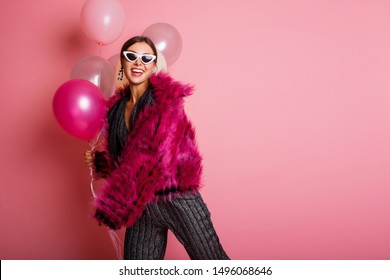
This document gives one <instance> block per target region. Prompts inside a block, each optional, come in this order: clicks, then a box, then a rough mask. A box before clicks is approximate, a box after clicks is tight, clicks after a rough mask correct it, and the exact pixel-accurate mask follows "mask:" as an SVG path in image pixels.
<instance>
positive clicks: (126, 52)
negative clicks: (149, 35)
mask: <svg viewBox="0 0 390 280" xmlns="http://www.w3.org/2000/svg"><path fill="white" fill-rule="evenodd" d="M127 54H133V55H135V57H136V58H135V59H134V60H130V59H129V58H128V57H127ZM123 56H124V57H125V58H126V60H127V61H128V62H135V61H136V60H137V59H140V60H141V62H142V63H143V64H145V65H147V64H150V63H152V62H153V61H155V60H156V58H157V56H155V55H154V54H148V53H143V54H138V53H136V52H133V51H123ZM144 56H151V57H152V60H150V61H149V62H145V61H143V59H142V57H144Z"/></svg>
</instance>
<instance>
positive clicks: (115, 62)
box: [108, 54, 121, 69]
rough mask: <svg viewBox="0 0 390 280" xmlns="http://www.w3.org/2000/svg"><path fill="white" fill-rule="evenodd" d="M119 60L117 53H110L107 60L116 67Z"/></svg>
mask: <svg viewBox="0 0 390 280" xmlns="http://www.w3.org/2000/svg"><path fill="white" fill-rule="evenodd" d="M120 60H121V56H120V55H119V54H114V55H112V56H111V57H110V58H109V59H108V62H110V63H111V65H112V67H113V68H114V69H116V68H117V67H118V64H119V62H120Z"/></svg>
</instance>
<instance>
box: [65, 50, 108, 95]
mask: <svg viewBox="0 0 390 280" xmlns="http://www.w3.org/2000/svg"><path fill="white" fill-rule="evenodd" d="M70 78H71V79H84V80H87V81H90V82H91V83H93V84H95V85H96V86H97V87H98V88H99V89H100V90H101V91H102V93H103V95H104V97H105V98H106V99H109V98H110V97H111V95H112V94H113V93H114V91H115V70H114V69H113V68H112V65H111V63H110V62H109V61H108V60H106V59H104V58H103V57H100V56H86V57H83V58H82V59H80V60H79V61H77V62H76V64H75V65H74V66H73V68H72V71H71V73H70Z"/></svg>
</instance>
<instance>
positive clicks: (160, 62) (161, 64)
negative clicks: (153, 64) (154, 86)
mask: <svg viewBox="0 0 390 280" xmlns="http://www.w3.org/2000/svg"><path fill="white" fill-rule="evenodd" d="M157 69H158V70H157V71H158V72H160V71H164V72H167V71H168V67H167V61H166V60H165V57H164V55H163V54H162V53H161V52H159V51H157Z"/></svg>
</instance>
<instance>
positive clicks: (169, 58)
mask: <svg viewBox="0 0 390 280" xmlns="http://www.w3.org/2000/svg"><path fill="white" fill-rule="evenodd" d="M143 35H144V36H147V37H149V38H150V39H151V40H152V41H153V43H154V44H155V45H156V48H157V50H158V51H159V52H161V53H162V54H163V55H164V58H165V59H166V62H167V64H168V65H172V64H173V63H174V62H175V61H176V60H177V59H178V57H179V56H180V53H181V48H182V40H181V36H180V33H179V31H177V29H176V28H175V27H173V26H172V25H170V24H168V23H164V22H159V23H155V24H152V25H151V26H149V27H148V28H146V29H145V31H144V32H143Z"/></svg>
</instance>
